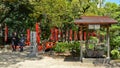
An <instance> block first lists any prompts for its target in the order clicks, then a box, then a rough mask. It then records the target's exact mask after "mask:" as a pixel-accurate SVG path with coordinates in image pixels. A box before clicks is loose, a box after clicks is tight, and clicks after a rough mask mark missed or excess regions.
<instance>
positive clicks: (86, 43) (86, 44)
mask: <svg viewBox="0 0 120 68" xmlns="http://www.w3.org/2000/svg"><path fill="white" fill-rule="evenodd" d="M85 47H86V50H88V26H87V27H86V42H85Z"/></svg>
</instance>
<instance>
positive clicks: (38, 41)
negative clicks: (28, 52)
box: [35, 23, 40, 44]
mask: <svg viewBox="0 0 120 68" xmlns="http://www.w3.org/2000/svg"><path fill="white" fill-rule="evenodd" d="M35 29H36V42H37V44H40V29H39V24H38V23H36V24H35Z"/></svg>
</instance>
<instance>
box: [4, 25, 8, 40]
mask: <svg viewBox="0 0 120 68" xmlns="http://www.w3.org/2000/svg"><path fill="white" fill-rule="evenodd" d="M7 39H8V27H7V26H5V38H4V40H5V42H7Z"/></svg>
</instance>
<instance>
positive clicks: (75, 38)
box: [74, 31, 78, 40]
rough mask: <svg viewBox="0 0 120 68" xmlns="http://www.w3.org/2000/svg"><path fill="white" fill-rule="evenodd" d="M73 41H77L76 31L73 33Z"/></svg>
mask: <svg viewBox="0 0 120 68" xmlns="http://www.w3.org/2000/svg"><path fill="white" fill-rule="evenodd" d="M74 40H78V38H77V31H74Z"/></svg>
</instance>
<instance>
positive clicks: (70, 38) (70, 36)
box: [69, 29, 72, 41]
mask: <svg viewBox="0 0 120 68" xmlns="http://www.w3.org/2000/svg"><path fill="white" fill-rule="evenodd" d="M69 40H70V41H72V29H70V35H69Z"/></svg>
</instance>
